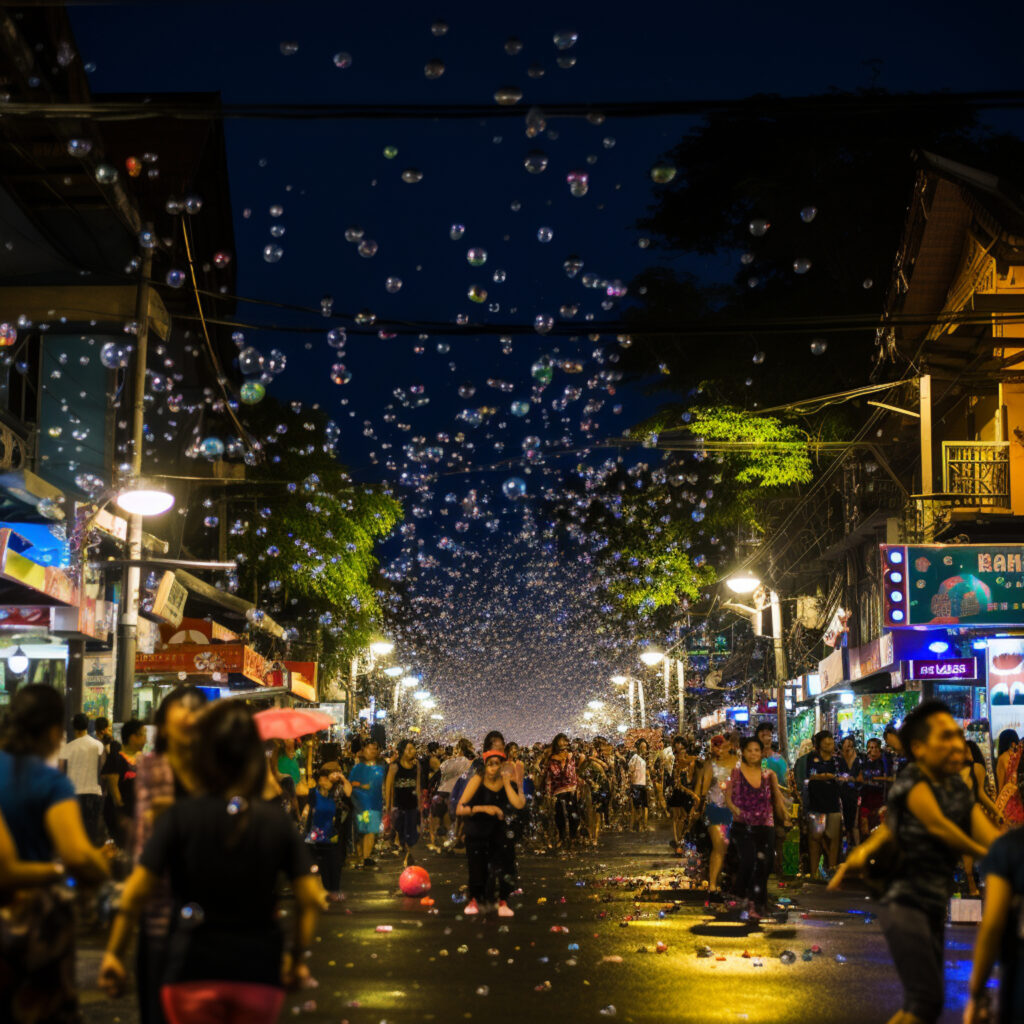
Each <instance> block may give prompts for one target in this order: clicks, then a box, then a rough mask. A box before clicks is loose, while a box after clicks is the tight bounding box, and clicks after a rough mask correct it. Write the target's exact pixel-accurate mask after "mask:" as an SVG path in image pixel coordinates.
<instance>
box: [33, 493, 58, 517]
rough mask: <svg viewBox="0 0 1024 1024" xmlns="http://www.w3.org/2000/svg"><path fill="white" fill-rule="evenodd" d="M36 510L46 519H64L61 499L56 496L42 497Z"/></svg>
mask: <svg viewBox="0 0 1024 1024" xmlns="http://www.w3.org/2000/svg"><path fill="white" fill-rule="evenodd" d="M36 511H37V512H38V513H39V514H40V515H41V516H42V517H43V518H44V519H53V520H57V519H63V518H64V509H62V508H61V505H60V501H58V500H57V499H56V498H40V499H39V501H37V502H36Z"/></svg>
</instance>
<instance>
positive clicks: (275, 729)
mask: <svg viewBox="0 0 1024 1024" xmlns="http://www.w3.org/2000/svg"><path fill="white" fill-rule="evenodd" d="M253 719H254V720H255V722H256V728H257V729H259V731H260V738H261V739H264V740H294V739H298V738H299V737H300V736H309V735H310V734H312V733H314V732H322V731H323V730H324V729H329V728H330V727H331V726H332V725H334V724H335V723H334V719H333V718H332V717H331V716H330V715H328V714H326V713H325V712H323V711H307V710H305V709H304V708H268V709H267V710H266V711H257V712H256V714H255V715H253Z"/></svg>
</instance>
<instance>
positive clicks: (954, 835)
mask: <svg viewBox="0 0 1024 1024" xmlns="http://www.w3.org/2000/svg"><path fill="white" fill-rule="evenodd" d="M899 739H900V745H901V747H902V749H903V751H904V752H905V753H906V754H907V755H908V757H909V762H908V764H907V766H906V767H905V768H904V770H903V771H902V772H900V774H899V775H898V776H897V777H896V780H895V782H893V784H892V790H891V792H890V794H889V802H888V805H887V808H886V816H885V821H884V823H883V824H882V825H880V826H879V827H878V828H877V829H875V831H874V832H872V834H871V836H870V838H869V839H868V840H867V841H866V842H863V843H861V845H860V846H858V847H857V848H856V849H855V850H854V851H853V852H852V853H851V854H850V856H849V857H847V859H846V860H845V861H844V862H843V864H841V865H840V866H839V869H838V870H837V871H836V874H835V877H834V878H833V879H832V882H831V883H830V884H829V888H830V889H835V888H838V887H839V885H841V884H842V881H843V878H844V877H845V875H846V874H847V873H858V872H863V871H864V870H865V869H867V868H868V867H869V866H870V865H872V864H874V865H876V870H878V866H879V865H882V864H886V863H887V868H886V869H885V870H884V872H883V877H881V878H880V879H878V880H877V881H878V885H879V887H880V888H881V890H882V892H881V896H880V900H879V908H878V919H879V923H880V924H881V927H882V934H883V935H884V936H885V941H886V944H887V945H888V947H889V953H890V955H891V956H892V959H893V964H894V966H895V967H896V973H897V974H898V975H899V978H900V982H901V984H902V986H903V1005H902V1008H901V1009H900V1010H899V1012H897V1013H896V1014H895V1015H893V1016H892V1017H891V1018H890V1020H889V1024H934V1022H935V1021H937V1020H938V1019H939V1017H940V1016H941V1014H942V1004H943V993H944V989H945V985H944V981H945V979H944V963H945V958H944V950H945V942H944V929H945V923H946V908H947V904H948V902H949V897H950V896H951V895H952V891H953V871H954V869H955V867H956V863H957V861H958V860H959V858H960V857H961V855H963V854H965V853H966V854H968V855H969V856H972V857H981V856H983V855H984V854H985V852H986V850H987V849H988V847H989V845H990V844H991V842H992V841H993V840H994V839H995V838H996V836H997V835H998V833H997V831H996V829H995V827H994V826H993V825H992V823H991V821H989V819H988V817H987V816H986V814H985V812H984V810H983V809H982V808H981V806H980V805H979V804H977V803H975V801H974V797H973V795H972V794H971V791H970V789H969V788H968V787H967V786H966V785H965V784H964V781H963V779H961V778H960V777H959V769H960V767H961V762H962V757H961V754H960V729H959V727H958V725H957V723H956V720H955V719H954V718H953V716H952V714H951V713H950V710H949V708H948V707H947V706H946V705H945V704H943V703H942V702H941V701H936V700H928V701H924V702H922V703H921V704H919V705H918V706H917V707H916V708H914V709H913V711H911V712H910V713H909V714H908V715H907V717H906V719H905V720H904V722H903V728H902V729H901V730H900V736H899Z"/></svg>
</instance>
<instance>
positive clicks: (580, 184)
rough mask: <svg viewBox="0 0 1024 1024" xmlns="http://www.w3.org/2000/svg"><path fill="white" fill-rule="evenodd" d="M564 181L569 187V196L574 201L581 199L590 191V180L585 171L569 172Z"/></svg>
mask: <svg viewBox="0 0 1024 1024" xmlns="http://www.w3.org/2000/svg"><path fill="white" fill-rule="evenodd" d="M565 180H566V183H567V184H568V186H569V194H570V195H571V196H573V197H574V198H576V199H581V198H582V197H583V196H585V195H586V194H587V192H588V191H589V189H590V178H589V175H588V174H587V172H586V171H570V172H569V173H568V174H567V175H566V176H565Z"/></svg>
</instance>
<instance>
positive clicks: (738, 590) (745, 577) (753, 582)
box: [725, 570, 761, 594]
mask: <svg viewBox="0 0 1024 1024" xmlns="http://www.w3.org/2000/svg"><path fill="white" fill-rule="evenodd" d="M725 585H726V586H727V587H728V588H729V589H730V590H731V591H732V592H733V593H734V594H752V593H753V592H754V591H755V590H757V588H758V587H759V586H761V581H760V579H758V577H757V576H755V575H754V574H753V573H749V572H743V571H742V570H741V571H740V572H734V573H733V574H732V575H731V576H727V577H726V578H725Z"/></svg>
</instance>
